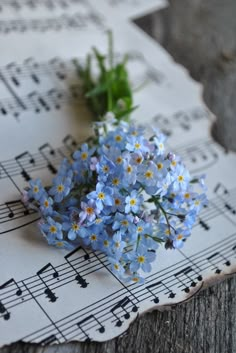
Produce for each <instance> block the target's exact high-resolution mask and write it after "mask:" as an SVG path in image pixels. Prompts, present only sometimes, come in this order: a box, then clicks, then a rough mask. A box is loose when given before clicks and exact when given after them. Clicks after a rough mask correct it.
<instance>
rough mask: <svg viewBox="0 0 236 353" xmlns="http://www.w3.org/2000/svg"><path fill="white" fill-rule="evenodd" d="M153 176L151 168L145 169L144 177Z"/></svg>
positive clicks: (149, 177)
mask: <svg viewBox="0 0 236 353" xmlns="http://www.w3.org/2000/svg"><path fill="white" fill-rule="evenodd" d="M152 177H153V172H152V171H151V170H147V171H146V173H145V178H147V179H151V178H152Z"/></svg>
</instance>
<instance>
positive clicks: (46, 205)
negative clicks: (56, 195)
mask: <svg viewBox="0 0 236 353" xmlns="http://www.w3.org/2000/svg"><path fill="white" fill-rule="evenodd" d="M44 206H45V207H46V208H48V207H49V202H48V200H45V201H44Z"/></svg>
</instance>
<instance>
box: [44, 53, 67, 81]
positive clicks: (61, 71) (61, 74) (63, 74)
mask: <svg viewBox="0 0 236 353" xmlns="http://www.w3.org/2000/svg"><path fill="white" fill-rule="evenodd" d="M49 64H50V65H51V67H52V70H53V72H55V75H56V76H57V78H58V79H59V80H65V79H66V78H67V75H68V69H67V67H66V64H65V62H64V61H63V60H61V59H60V58H53V59H51V60H50V62H49Z"/></svg>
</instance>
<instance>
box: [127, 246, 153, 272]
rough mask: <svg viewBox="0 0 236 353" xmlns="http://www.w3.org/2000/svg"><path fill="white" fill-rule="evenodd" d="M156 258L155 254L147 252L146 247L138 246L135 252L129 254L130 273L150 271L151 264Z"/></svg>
mask: <svg viewBox="0 0 236 353" xmlns="http://www.w3.org/2000/svg"><path fill="white" fill-rule="evenodd" d="M155 258H156V254H155V252H152V251H148V250H147V248H146V247H144V246H139V247H138V249H137V251H136V252H133V253H131V254H129V259H130V266H129V268H130V271H131V272H136V271H138V270H139V269H142V270H143V271H144V272H150V271H151V264H150V263H151V262H153V261H154V260H155Z"/></svg>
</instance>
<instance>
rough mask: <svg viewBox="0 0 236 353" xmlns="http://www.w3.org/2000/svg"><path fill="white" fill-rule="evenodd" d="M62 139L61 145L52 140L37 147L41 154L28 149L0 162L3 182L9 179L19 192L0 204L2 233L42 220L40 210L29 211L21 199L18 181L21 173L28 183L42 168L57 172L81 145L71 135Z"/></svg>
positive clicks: (0, 230) (0, 231)
mask: <svg viewBox="0 0 236 353" xmlns="http://www.w3.org/2000/svg"><path fill="white" fill-rule="evenodd" d="M62 142H63V145H62V146H61V147H59V148H56V149H54V148H52V146H51V145H50V144H49V143H45V144H43V145H42V146H40V147H39V148H38V151H39V152H38V153H34V154H31V153H30V152H28V151H26V152H23V153H21V154H19V155H18V156H16V157H15V158H14V159H12V160H8V161H3V162H1V163H0V183H1V181H3V180H4V179H8V180H9V181H10V183H11V185H12V187H13V188H14V190H15V191H17V197H18V198H17V199H14V200H11V201H5V202H3V203H2V204H0V235H1V234H5V233H8V232H10V231H12V230H14V229H18V228H21V227H23V226H26V225H28V224H30V223H33V222H35V221H36V220H38V219H39V215H38V213H37V212H36V211H34V210H32V209H29V210H28V209H27V208H26V207H25V205H24V204H23V202H22V201H21V197H22V187H21V185H22V183H20V184H19V182H18V179H17V177H19V176H20V177H21V178H22V181H26V182H28V181H29V180H31V175H32V173H35V172H37V171H42V170H43V169H46V170H47V171H48V173H49V174H50V175H55V174H56V173H57V167H58V165H59V164H60V162H61V161H62V159H63V158H64V157H67V158H70V156H71V153H72V152H73V151H74V150H75V149H76V147H77V145H78V144H77V142H76V141H75V139H74V138H73V137H72V136H71V135H67V136H66V137H65V138H64V139H63V141H62Z"/></svg>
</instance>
